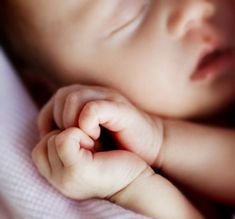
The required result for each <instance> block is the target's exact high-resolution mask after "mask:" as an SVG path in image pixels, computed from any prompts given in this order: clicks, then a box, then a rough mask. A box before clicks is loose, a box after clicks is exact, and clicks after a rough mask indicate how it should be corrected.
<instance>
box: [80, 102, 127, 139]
mask: <svg viewBox="0 0 235 219" xmlns="http://www.w3.org/2000/svg"><path fill="white" fill-rule="evenodd" d="M127 111H128V109H127V107H125V106H124V104H122V103H120V102H113V101H107V100H98V101H92V102H89V103H87V104H86V105H85V106H84V108H83V110H82V112H81V114H80V116H79V127H80V128H81V129H82V130H83V131H84V132H85V133H86V134H87V135H89V136H90V137H91V138H93V139H94V140H96V139H98V138H99V136H100V125H102V126H103V127H105V128H107V129H109V130H110V131H113V132H119V131H121V130H122V129H124V128H125V123H126V122H127V120H128V116H126V115H129V114H128V113H127Z"/></svg>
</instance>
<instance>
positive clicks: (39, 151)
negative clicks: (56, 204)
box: [0, 0, 235, 218]
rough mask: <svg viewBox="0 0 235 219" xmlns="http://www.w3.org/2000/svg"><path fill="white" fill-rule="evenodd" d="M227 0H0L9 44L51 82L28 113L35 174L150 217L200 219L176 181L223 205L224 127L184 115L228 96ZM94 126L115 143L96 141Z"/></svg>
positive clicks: (230, 144)
mask: <svg viewBox="0 0 235 219" xmlns="http://www.w3.org/2000/svg"><path fill="white" fill-rule="evenodd" d="M234 9H235V3H234V1H232V0H175V1H172V0H164V1H161V0H160V1H153V0H128V1H127V0H126V1H124V0H116V1H108V0H97V1H92V0H79V1H66V2H64V1H58V0H57V1H55V0H51V1H49V2H48V1H46V0H41V1H40V2H36V3H35V2H34V1H32V0H29V1H27V2H25V1H23V0H2V1H1V2H0V16H1V17H0V18H1V19H0V22H1V23H0V25H1V26H0V28H1V30H0V31H1V38H2V39H1V40H2V42H3V43H4V44H5V47H6V48H7V50H8V52H9V53H10V54H11V55H12V57H15V58H17V59H18V60H20V61H21V62H22V63H24V65H25V66H26V67H27V68H28V69H29V70H30V71H31V72H37V74H44V75H47V77H48V78H51V79H52V80H53V81H54V82H55V83H56V84H57V85H58V88H59V89H58V91H57V92H56V93H55V94H54V95H53V97H51V99H50V100H49V101H48V102H47V104H46V105H45V106H44V107H43V109H42V111H41V113H40V115H39V119H38V125H39V130H40V134H41V140H40V142H39V143H38V145H37V146H36V147H35V149H34V150H33V153H32V158H33V161H34V163H35V165H36V166H37V168H38V170H39V172H40V173H41V174H42V176H44V177H45V178H46V179H47V180H48V182H49V183H50V184H51V185H52V186H54V187H55V188H57V189H58V190H59V191H60V192H61V193H63V194H64V195H65V196H67V197H70V198H72V199H76V200H84V199H89V198H102V199H108V200H110V201H112V202H115V203H116V204H118V205H121V206H123V207H125V208H128V209H131V210H134V211H136V212H139V213H142V214H144V215H147V216H150V217H153V218H205V217H208V215H207V212H205V211H203V210H202V209H201V208H199V207H198V205H197V204H195V203H194V201H192V200H191V198H189V197H188V196H186V195H185V192H184V191H185V190H187V191H190V193H191V192H192V193H197V194H198V195H199V196H200V197H202V198H203V199H208V200H210V201H212V202H216V203H221V204H225V205H228V206H233V207H234V206H235V186H234V185H235V173H234V170H233V168H234V165H235V159H234V156H235V131H233V130H230V129H225V128H218V127H211V126H206V125H205V126H203V125H199V124H194V123H190V122H187V121H184V120H183V119H189V118H190V119H191V118H202V117H207V116H211V115H213V114H215V113H217V112H219V111H220V110H222V109H223V108H224V107H225V106H228V105H229V104H231V103H232V102H233V101H234V99H235V89H234V85H235V68H234V67H235V54H234V48H235V47H234V46H235V41H234V31H235V30H234V25H233V22H234V20H235V14H234ZM16 35H17V38H16V37H15V36H16ZM35 70H36V71H35ZM32 74H33V73H32ZM104 129H105V130H106V131H108V133H109V134H110V135H111V137H112V139H113V140H114V142H115V145H116V146H117V149H115V150H114V149H113V150H109V151H106V150H104V149H103V145H102V143H101V142H100V141H99V139H100V136H101V135H102V132H103V131H104ZM111 146H112V145H111ZM169 206H170V209H171V211H169Z"/></svg>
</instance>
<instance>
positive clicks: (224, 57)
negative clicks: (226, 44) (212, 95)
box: [191, 48, 235, 81]
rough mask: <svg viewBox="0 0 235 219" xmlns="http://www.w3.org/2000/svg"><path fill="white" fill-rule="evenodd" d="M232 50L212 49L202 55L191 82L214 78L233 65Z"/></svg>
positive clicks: (234, 57)
mask: <svg viewBox="0 0 235 219" xmlns="http://www.w3.org/2000/svg"><path fill="white" fill-rule="evenodd" d="M234 55H235V54H234V49H233V48H214V49H213V50H212V51H209V52H206V53H204V54H202V58H201V59H199V63H198V66H197V68H196V70H195V72H194V73H193V75H192V77H191V78H192V80H195V81H200V80H204V79H208V78H214V77H216V76H218V75H220V74H222V73H224V72H225V71H226V70H228V69H229V68H231V66H233V65H234V61H235V56H234Z"/></svg>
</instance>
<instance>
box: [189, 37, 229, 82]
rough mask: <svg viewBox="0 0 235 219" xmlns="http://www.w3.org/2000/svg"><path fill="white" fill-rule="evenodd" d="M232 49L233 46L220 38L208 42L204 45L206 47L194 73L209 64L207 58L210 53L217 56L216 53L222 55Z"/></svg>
mask: <svg viewBox="0 0 235 219" xmlns="http://www.w3.org/2000/svg"><path fill="white" fill-rule="evenodd" d="M231 50H232V48H231V47H229V46H227V45H225V43H223V42H222V41H219V40H218V39H215V40H214V41H211V42H208V43H207V44H206V45H204V48H203V49H202V50H201V52H200V53H199V56H198V59H197V60H198V61H197V63H196V66H195V68H194V72H193V75H195V74H197V72H198V71H199V70H201V69H202V68H203V67H205V66H206V65H207V64H208V63H207V58H209V57H210V55H211V56H212V55H215V56H216V55H220V54H223V53H225V52H228V51H231ZM192 77H193V76H192Z"/></svg>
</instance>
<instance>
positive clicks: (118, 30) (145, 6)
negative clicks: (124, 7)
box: [109, 4, 149, 37]
mask: <svg viewBox="0 0 235 219" xmlns="http://www.w3.org/2000/svg"><path fill="white" fill-rule="evenodd" d="M148 7H149V5H148V4H145V5H144V6H143V7H142V8H141V10H140V11H139V12H138V13H137V15H136V16H135V17H134V18H132V19H130V20H128V21H127V22H125V23H124V24H122V25H120V26H119V27H117V28H114V29H113V30H112V31H111V32H110V33H109V37H113V36H114V35H116V34H118V33H119V32H122V31H124V30H125V29H126V28H128V27H130V26H131V25H132V24H135V23H136V22H137V23H142V21H143V19H144V17H145V14H146V13H145V12H146V10H147V8H148ZM139 17H140V18H139ZM138 18H139V19H138ZM135 21H136V22H135ZM137 26H139V24H137ZM135 29H136V28H135Z"/></svg>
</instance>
